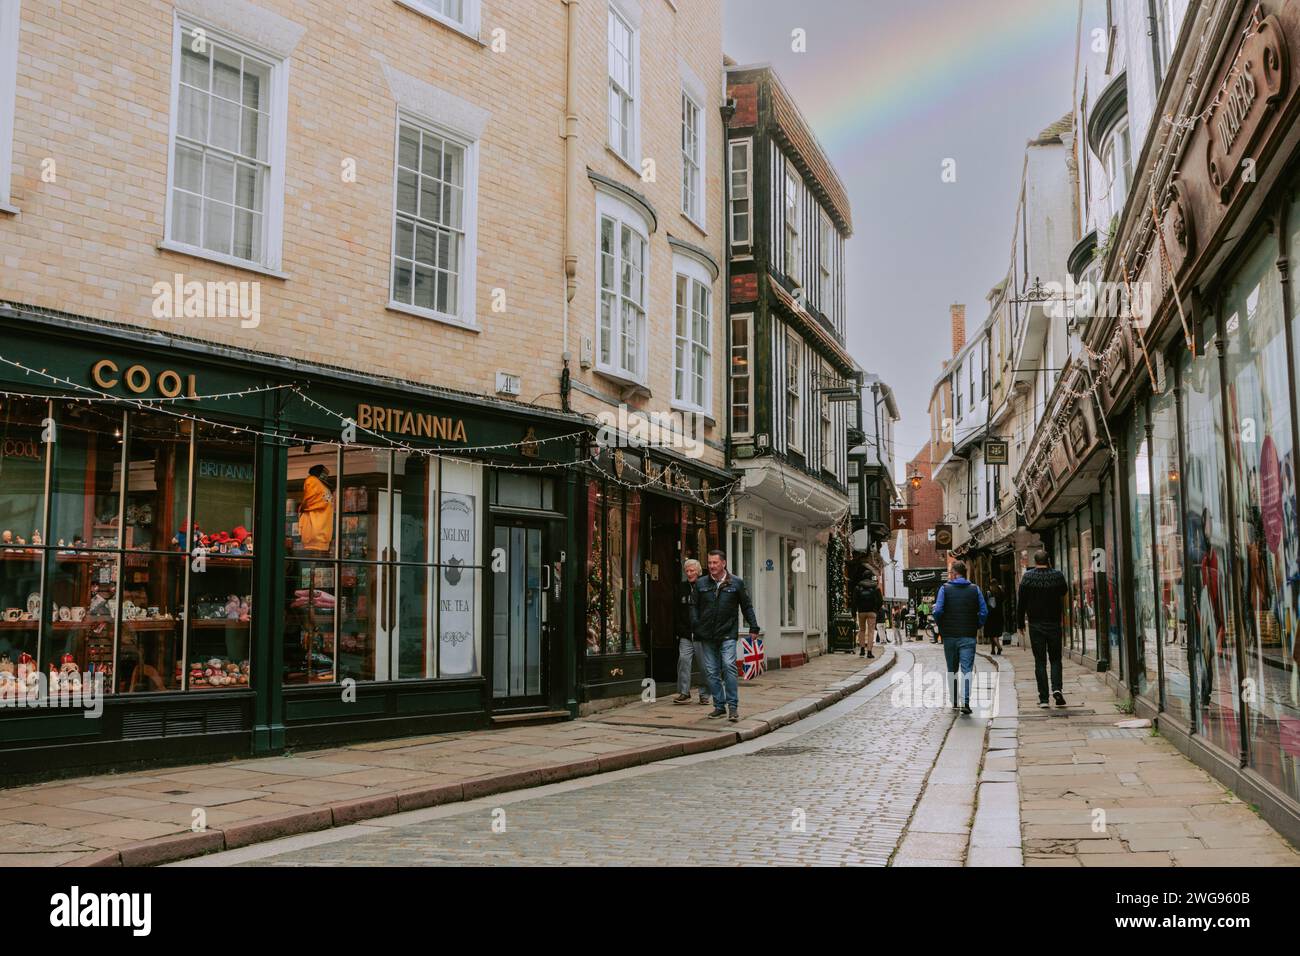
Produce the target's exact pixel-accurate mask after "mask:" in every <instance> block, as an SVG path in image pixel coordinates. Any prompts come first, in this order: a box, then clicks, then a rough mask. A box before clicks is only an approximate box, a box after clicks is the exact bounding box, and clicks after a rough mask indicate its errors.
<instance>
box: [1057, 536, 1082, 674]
mask: <svg viewBox="0 0 1300 956" xmlns="http://www.w3.org/2000/svg"><path fill="white" fill-rule="evenodd" d="M1062 527H1063V528H1064V529H1065V533H1066V535H1067V547H1066V560H1067V561H1068V562H1069V566H1068V570H1066V580H1067V581H1069V582H1070V646H1071V647H1072V648H1074V649H1075V650H1076V651H1082V650H1083V637H1082V635H1083V626H1084V621H1083V561H1082V560H1081V559H1080V557H1079V515H1078V514H1077V513H1076V514H1074V515H1073V516H1071V517H1070V518H1068V519H1066V522H1065V524H1064V525H1062Z"/></svg>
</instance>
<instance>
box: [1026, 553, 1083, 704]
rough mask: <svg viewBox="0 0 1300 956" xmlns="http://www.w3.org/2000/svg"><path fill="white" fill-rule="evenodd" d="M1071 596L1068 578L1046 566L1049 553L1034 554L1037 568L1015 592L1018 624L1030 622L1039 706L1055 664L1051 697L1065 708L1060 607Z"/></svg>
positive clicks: (1044, 696)
mask: <svg viewBox="0 0 1300 956" xmlns="http://www.w3.org/2000/svg"><path fill="white" fill-rule="evenodd" d="M1069 596H1070V586H1069V584H1067V583H1066V581H1065V575H1064V574H1062V573H1061V572H1060V571H1058V570H1056V568H1049V567H1048V566H1047V552H1046V551H1044V550H1043V549H1042V548H1039V549H1038V550H1037V551H1035V552H1034V566H1033V567H1032V568H1030V569H1029V570H1027V571H1026V572H1025V574H1024V577H1022V578H1021V579H1020V587H1019V588H1018V589H1017V591H1016V623H1017V624H1021V625H1022V626H1023V623H1024V620H1025V618H1026V617H1027V618H1028V619H1029V646H1030V647H1031V648H1032V649H1033V652H1034V679H1035V680H1036V681H1037V682H1038V706H1039V707H1043V708H1046V707H1050V706H1051V705H1050V704H1049V703H1048V702H1047V691H1048V684H1047V663H1048V661H1049V660H1050V661H1051V663H1052V684H1051V691H1052V696H1053V698H1054V699H1055V700H1056V706H1057V707H1064V706H1065V695H1064V694H1062V693H1061V607H1062V603H1063V602H1064V601H1065V600H1066V599H1067V598H1068V597H1069Z"/></svg>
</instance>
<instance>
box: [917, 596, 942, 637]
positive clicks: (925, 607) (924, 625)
mask: <svg viewBox="0 0 1300 956" xmlns="http://www.w3.org/2000/svg"><path fill="white" fill-rule="evenodd" d="M916 629H917V630H918V631H930V602H929V601H927V600H926V599H925V598H921V603H920V604H918V605H917V606H916ZM938 642H939V636H938V635H937V634H935V633H934V632H933V631H930V643H931V644H937V643H938Z"/></svg>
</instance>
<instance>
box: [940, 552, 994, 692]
mask: <svg viewBox="0 0 1300 956" xmlns="http://www.w3.org/2000/svg"><path fill="white" fill-rule="evenodd" d="M948 578H949V580H948V583H947V584H945V585H944V586H943V587H941V588H940V589H939V596H938V597H937V598H936V599H935V602H934V610H933V611H932V612H931V614H933V616H934V620H935V623H936V624H937V625H938V626H939V634H940V636H941V637H942V638H943V656H944V660H945V661H946V662H947V664H948V675H949V677H951V678H952V680H953V685H952V706H953V708H954V709H955V708H956V707H957V668H958V665H959V664H960V667H961V684H962V690H963V691H964V692H965V693H963V695H962V704H961V712H962V713H963V714H966V715H969V714H970V712H971V709H970V685H971V676H970V675H971V671H972V670H973V669H974V666H975V634H976V632H977V631H978V630H979V629H980V628H981V627H983V625H984V619H985V618H986V617H988V616H989V609H988V606H987V605H986V604H985V603H984V595H983V594H982V593H981V592H980V589H979V588H978V587H976V586H975V585H974V584H971V583H970V582H969V581H967V580H966V562H965V561H954V562H953V563H952V567H951V568H949V569H948Z"/></svg>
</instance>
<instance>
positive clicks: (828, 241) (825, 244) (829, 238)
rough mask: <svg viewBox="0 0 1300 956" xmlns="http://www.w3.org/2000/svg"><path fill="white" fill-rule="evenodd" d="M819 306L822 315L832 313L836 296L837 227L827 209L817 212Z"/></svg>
mask: <svg viewBox="0 0 1300 956" xmlns="http://www.w3.org/2000/svg"><path fill="white" fill-rule="evenodd" d="M817 226H818V231H819V233H820V234H819V235H818V237H817V239H818V242H817V246H818V249H817V270H818V275H817V279H818V285H817V307H818V308H819V309H821V311H822V315H826V316H829V315H832V313H833V312H834V309H833V308H832V302H833V301H834V297H835V251H834V249H835V228H834V226H833V224H832V223H831V217H830V216H828V215H827V214H826V210H824V209H822V210H819V211H818V213H817Z"/></svg>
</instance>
